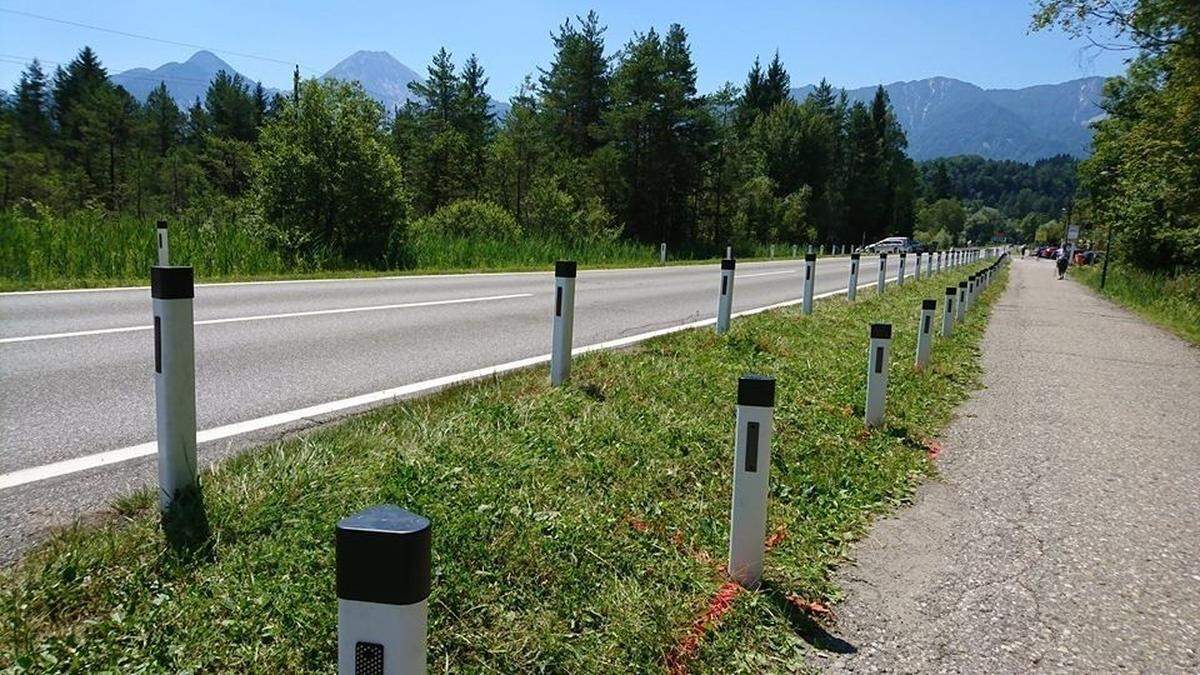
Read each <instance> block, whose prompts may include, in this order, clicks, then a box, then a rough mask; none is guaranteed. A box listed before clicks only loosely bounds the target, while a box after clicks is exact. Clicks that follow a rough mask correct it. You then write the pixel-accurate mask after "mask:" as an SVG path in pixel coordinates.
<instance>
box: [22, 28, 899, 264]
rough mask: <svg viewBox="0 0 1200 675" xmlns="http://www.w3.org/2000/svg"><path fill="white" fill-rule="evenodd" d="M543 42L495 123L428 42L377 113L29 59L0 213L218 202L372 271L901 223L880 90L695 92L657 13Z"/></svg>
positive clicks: (864, 230)
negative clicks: (475, 249) (427, 53)
mask: <svg viewBox="0 0 1200 675" xmlns="http://www.w3.org/2000/svg"><path fill="white" fill-rule="evenodd" d="M552 40H553V46H554V57H553V59H552V60H551V62H550V63H549V64H548V65H547V66H545V67H543V68H540V69H539V70H538V72H537V73H536V74H533V75H531V76H528V77H527V78H526V79H525V82H524V84H523V85H522V87H521V88H520V90H519V91H518V92H517V93H516V95H515V96H513V97H512V99H511V101H510V105H511V108H510V111H509V112H508V113H507V114H506V115H505V116H504V117H503V118H498V117H497V116H496V114H495V113H494V111H493V108H492V106H491V105H490V99H489V98H488V95H487V93H486V87H487V84H488V78H487V75H486V73H485V71H484V68H483V66H482V64H481V63H480V62H479V60H478V59H477V58H476V57H475V56H474V55H472V56H469V57H468V58H467V59H465V60H464V61H462V63H461V65H456V63H455V62H454V59H453V56H452V54H450V53H449V52H447V51H446V50H444V49H443V50H441V51H439V52H438V53H437V54H436V55H434V57H433V59H432V61H431V62H430V64H429V65H428V68H427V73H426V76H425V78H424V79H423V80H422V81H420V82H416V83H413V85H412V86H411V97H410V101H409V102H408V103H407V104H405V105H404V106H402V107H400V108H399V109H396V110H392V111H385V110H384V109H383V108H382V106H380V105H379V104H378V103H376V102H375V101H374V100H373V99H371V98H370V96H368V95H367V93H366V92H365V91H364V90H363V89H362V87H361V86H360V85H358V84H356V83H342V82H335V81H326V80H315V79H312V80H305V81H301V80H300V79H299V77H298V75H297V77H296V79H295V82H294V86H293V88H292V91H291V92H285V93H282V94H273V95H267V94H266V93H265V90H264V88H263V87H262V85H261V84H256V83H251V82H247V81H245V80H244V79H243V78H242V77H241V76H240V75H237V74H230V73H224V72H222V73H220V74H218V75H217V77H216V78H215V79H214V80H213V81H212V82H211V83H210V85H209V87H208V89H207V92H206V93H205V95H204V96H203V98H202V99H198V100H196V101H194V102H193V103H191V104H190V105H188V106H185V107H183V108H181V107H180V106H179V105H177V104H176V102H175V101H174V100H173V99H172V98H171V96H170V94H169V92H168V90H167V88H166V86H165V84H160V85H159V86H158V87H157V88H156V89H155V90H154V91H153V92H151V94H150V95H149V96H148V98H147V99H146V100H145V101H144V102H140V101H138V100H136V99H135V98H134V97H132V96H131V95H130V94H129V93H128V92H127V91H125V90H124V89H123V88H122V87H120V86H117V85H115V84H114V83H113V82H112V81H111V80H110V79H109V77H108V74H107V71H106V69H105V68H104V66H103V65H102V63H101V61H100V59H99V57H98V55H97V54H96V53H95V52H94V51H93V50H92V49H90V48H87V47H85V48H84V49H83V50H81V51H80V52H79V54H78V55H77V56H76V57H75V58H74V59H73V60H72V61H71V62H70V63H68V64H65V65H63V66H59V67H58V68H57V69H56V70H55V72H54V73H53V75H48V74H47V73H46V72H45V71H44V69H43V67H42V65H41V64H40V63H38V62H37V61H34V62H32V63H30V64H29V65H28V67H27V68H26V69H25V71H24V72H23V73H22V75H21V78H20V81H19V82H18V83H17V85H16V87H15V89H14V92H13V95H12V96H10V97H6V98H5V100H4V101H3V104H2V106H0V149H2V150H3V158H2V160H0V171H2V172H3V176H2V181H3V186H2V191H0V206H3V207H4V208H17V209H24V210H27V211H34V212H49V213H59V214H61V213H68V212H73V211H79V210H92V211H95V212H96V213H97V214H98V217H99V216H102V215H103V214H114V213H116V214H133V215H135V216H137V217H139V218H145V219H147V220H150V219H153V218H156V217H159V216H163V215H177V214H181V213H186V212H189V211H198V212H212V211H214V209H216V208H217V207H221V208H223V209H225V210H227V211H229V212H235V213H238V214H240V217H241V218H243V219H244V220H245V222H246V223H247V224H248V226H249V225H253V226H256V227H261V228H262V230H263V232H264V233H265V234H266V235H267V236H269V238H270V240H271V241H272V242H273V244H274V245H276V246H278V247H279V248H280V250H282V251H286V252H288V253H291V254H293V255H296V256H306V257H320V258H323V259H327V260H337V261H347V262H355V263H358V264H372V265H385V264H386V265H395V264H403V263H404V258H405V251H406V248H407V245H408V243H409V241H410V240H411V238H413V237H422V236H425V237H476V238H493V239H504V238H511V237H537V238H547V239H559V240H563V241H581V240H590V239H597V238H598V239H608V240H611V239H614V238H619V237H623V238H628V239H632V240H635V241H641V242H646V243H657V242H660V241H666V242H667V243H668V245H670V246H671V247H672V248H673V249H674V250H688V249H691V250H693V251H697V252H705V251H707V252H714V251H718V250H721V249H723V248H724V247H725V246H726V245H728V244H734V245H735V246H737V245H739V244H742V245H747V244H749V243H751V242H755V243H761V242H801V243H803V242H811V243H822V242H835V241H836V242H852V243H859V242H862V241H870V240H874V239H876V238H878V237H882V236H885V235H892V234H910V233H911V232H912V231H913V227H914V225H915V223H916V215H917V205H918V201H919V198H920V196H921V194H922V188H921V185H920V174H919V171H918V168H917V166H916V165H915V164H914V163H913V162H912V161H911V160H910V159H909V158H908V156H907V155H906V153H905V147H906V144H907V141H906V139H905V136H904V132H903V130H902V129H901V128H900V125H899V123H898V122H897V120H896V117H895V114H894V112H893V111H892V108H891V104H890V102H889V100H888V97H887V94H886V92H885V91H884V90H883V88H882V87H880V88H879V89H878V90H877V92H876V95H875V98H874V100H873V101H872V102H871V103H870V104H869V105H865V104H862V103H855V104H853V105H850V104H848V102H847V99H846V96H845V94H844V93H842V92H839V91H837V90H835V89H834V88H833V87H832V86H830V85H829V84H828V83H827V82H825V81H822V82H821V85H820V86H819V87H817V89H816V90H815V91H814V92H813V93H812V94H811V95H809V96H808V97H807V98H806V99H805V100H803V101H796V100H793V98H792V97H791V83H790V77H789V75H788V73H787V70H786V68H785V66H784V64H783V63H782V61H781V60H780V58H779V55H778V53H776V54H775V55H774V56H773V58H771V59H770V61H769V62H767V63H765V64H763V63H762V62H761V61H760V60H759V59H757V58H756V59H755V60H754V62H753V64H752V65H751V67H750V68H749V70H748V73H747V76H746V79H745V81H744V82H743V83H742V84H741V85H740V86H736V85H734V84H732V83H727V84H726V85H725V86H723V87H722V88H720V89H719V90H718V91H717V92H715V93H710V94H701V93H700V92H699V91H698V90H697V85H696V77H697V72H696V65H695V63H694V62H693V60H692V54H691V46H690V44H689V39H688V35H687V33H686V31H685V30H684V28H683V27H682V26H680V25H677V24H676V25H672V26H670V27H669V28H668V29H667V31H666V32H665V33H661V34H660V33H659V32H658V31H657V30H656V29H654V28H650V29H648V30H647V31H645V32H644V33H642V32H639V33H635V34H634V35H633V36H632V37H631V38H630V39H629V40H627V41H626V42H625V43H624V44H623V45H621V46H620V48H618V49H615V50H614V49H612V48H611V45H610V44H609V43H608V41H607V38H606V29H605V27H604V26H603V25H601V23H600V20H599V18H598V17H597V15H596V14H595V13H589V14H588V15H587V16H584V17H576V18H574V19H570V20H567V21H565V22H564V23H563V24H562V25H560V26H559V27H558V28H557V29H556V31H555V32H554V33H553V35H552Z"/></svg>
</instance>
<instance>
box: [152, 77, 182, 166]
mask: <svg viewBox="0 0 1200 675" xmlns="http://www.w3.org/2000/svg"><path fill="white" fill-rule="evenodd" d="M145 110H146V118H147V121H148V122H149V124H150V130H151V135H152V136H153V139H154V143H155V146H156V149H157V151H158V155H159V157H163V156H165V155H166V154H167V152H168V151H170V149H171V148H173V147H174V146H175V144H176V143H178V142H179V138H180V135H181V134H182V127H183V113H181V112H180V111H179V106H177V105H175V99H173V98H171V94H170V92H168V91H167V85H166V83H165V82H160V83H159V84H158V86H157V87H155V88H154V90H153V91H151V92H150V95H149V96H147V97H146V106H145Z"/></svg>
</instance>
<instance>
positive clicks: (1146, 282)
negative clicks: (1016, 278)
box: [1072, 265, 1200, 345]
mask: <svg viewBox="0 0 1200 675" xmlns="http://www.w3.org/2000/svg"><path fill="white" fill-rule="evenodd" d="M1072 274H1073V275H1074V276H1075V277H1076V278H1078V279H1079V280H1080V281H1082V282H1083V283H1085V284H1087V285H1088V286H1091V287H1092V288H1093V289H1095V290H1097V291H1099V290H1100V274H1101V270H1100V266H1099V265H1092V266H1090V267H1075V268H1072ZM1101 294H1102V295H1104V296H1105V297H1107V298H1110V299H1112V300H1115V301H1116V302H1118V303H1120V304H1122V305H1124V306H1126V307H1128V308H1130V309H1132V310H1133V311H1134V312H1137V313H1138V314H1140V315H1142V316H1143V317H1145V318H1147V319H1149V320H1150V321H1153V322H1155V323H1157V324H1159V325H1161V326H1163V327H1164V328H1167V329H1168V330H1170V331H1171V332H1173V333H1175V334H1176V335H1178V336H1179V337H1181V338H1183V339H1185V340H1187V341H1189V342H1191V343H1192V344H1195V345H1200V274H1198V273H1195V272H1191V273H1183V274H1178V275H1175V276H1168V275H1166V274H1155V273H1152V272H1143V271H1141V270H1138V269H1135V268H1132V267H1129V266H1127V265H1109V268H1108V278H1107V279H1106V280H1105V283H1104V290H1103V291H1101Z"/></svg>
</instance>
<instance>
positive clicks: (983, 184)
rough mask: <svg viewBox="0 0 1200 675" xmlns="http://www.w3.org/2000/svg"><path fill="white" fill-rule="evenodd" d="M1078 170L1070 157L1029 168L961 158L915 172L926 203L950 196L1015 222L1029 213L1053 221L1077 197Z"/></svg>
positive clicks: (927, 163) (930, 164) (939, 161)
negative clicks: (1076, 173) (918, 174)
mask: <svg viewBox="0 0 1200 675" xmlns="http://www.w3.org/2000/svg"><path fill="white" fill-rule="evenodd" d="M1077 166H1078V161H1077V160H1076V159H1075V158H1073V157H1070V156H1068V155H1058V156H1055V157H1049V158H1046V159H1040V160H1038V161H1036V162H1034V163H1033V164H1025V163H1022V162H1014V161H1011V160H994V159H984V158H982V157H979V156H976V155H963V156H957V157H943V158H940V159H931V160H928V161H925V162H922V163H921V165H920V167H919V168H920V172H921V181H922V184H923V186H924V188H923V192H924V197H925V198H926V199H928V200H937V199H942V198H947V197H952V198H955V199H958V200H959V201H961V202H963V203H964V204H965V205H966V206H967V208H969V209H970V210H972V211H973V210H976V209H978V208H979V207H981V206H991V207H993V208H996V209H998V210H999V211H1000V212H1001V213H1002V214H1004V216H1005V217H1007V218H1010V219H1013V220H1019V219H1021V218H1024V217H1025V216H1027V215H1029V214H1030V213H1036V214H1039V215H1040V216H1041V217H1043V218H1053V217H1057V216H1058V214H1059V213H1061V212H1062V211H1063V210H1064V209H1066V208H1067V207H1068V205H1069V204H1070V203H1071V200H1072V198H1073V196H1074V194H1075V188H1076V182H1077V181H1076V177H1075V172H1076V168H1077Z"/></svg>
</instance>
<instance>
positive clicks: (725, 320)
mask: <svg viewBox="0 0 1200 675" xmlns="http://www.w3.org/2000/svg"><path fill="white" fill-rule="evenodd" d="M735 264H736V261H735V260H734V259H733V258H726V259H724V260H722V261H721V293H720V295H718V296H717V334H718V335H720V334H722V333H724V332H726V331H728V330H729V317H730V315H731V314H732V313H733V268H734V266H735Z"/></svg>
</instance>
